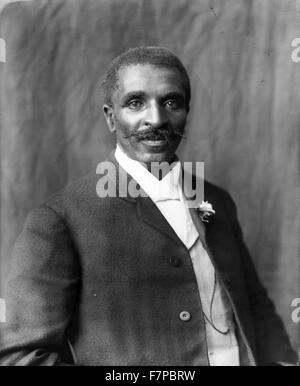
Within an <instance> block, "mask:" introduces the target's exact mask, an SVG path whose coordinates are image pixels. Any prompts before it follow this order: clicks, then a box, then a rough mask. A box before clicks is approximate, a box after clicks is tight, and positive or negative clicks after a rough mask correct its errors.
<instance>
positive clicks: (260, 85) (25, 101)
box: [0, 0, 300, 349]
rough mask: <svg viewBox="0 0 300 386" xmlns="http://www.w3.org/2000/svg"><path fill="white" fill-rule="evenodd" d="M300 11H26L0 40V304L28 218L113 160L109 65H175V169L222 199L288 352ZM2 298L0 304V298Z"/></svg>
mask: <svg viewBox="0 0 300 386" xmlns="http://www.w3.org/2000/svg"><path fill="white" fill-rule="evenodd" d="M299 27H300V6H299V2H298V1H296V0H295V1H288V0H286V1H282V0H263V1H262V0H261V1H260V0H226V1H224V0H223V1H222V0H214V1H213V0H122V1H121V0H73V1H71V0H65V1H63V0H61V1H58V0H57V1H55V0H52V1H50V0H48V1H46V0H40V1H38V0H32V1H26V2H19V3H14V4H9V5H7V6H6V7H5V8H4V9H3V11H2V14H1V26H0V38H2V39H4V40H5V43H6V62H5V63H0V91H1V123H0V124H1V126H0V138H1V153H0V162H1V164H0V166H1V169H0V172H1V200H0V221H1V261H0V262H1V266H0V268H1V277H0V279H1V283H0V284H1V291H3V284H4V281H5V278H6V277H7V272H8V270H9V262H10V255H11V250H12V245H13V243H14V241H15V239H16V237H17V235H18V234H19V232H20V231H21V229H22V226H23V224H24V220H25V217H26V215H27V214H28V211H29V210H30V209H31V208H33V207H34V206H36V205H37V204H38V203H40V202H42V201H43V200H44V199H46V197H47V196H49V194H51V193H52V192H54V191H56V190H58V189H60V188H62V187H63V186H64V185H65V184H67V183H68V182H70V181H72V180H74V179H76V178H78V177H80V176H82V175H84V174H85V173H86V172H88V171H90V170H91V169H92V168H95V166H96V164H97V163H98V162H99V161H100V160H103V159H104V158H105V157H106V156H107V154H108V153H109V151H110V150H111V149H112V148H113V146H114V137H113V136H112V135H111V134H110V133H109V132H108V130H107V129H106V126H105V123H104V119H103V114H102V110H101V93H100V86H99V83H100V80H101V76H102V75H103V72H104V70H105V68H106V66H107V64H108V63H109V62H110V60H111V59H112V58H113V57H114V56H116V55H117V54H119V53H121V52H122V51H123V50H125V49H127V48H129V47H133V46H137V45H162V46H165V47H168V48H170V49H171V50H173V51H174V52H175V53H177V54H178V55H179V57H180V58H181V59H182V61H183V62H184V64H185V65H186V67H187V68H188V70H189V73H190V75H191V78H192V100H193V104H192V110H191V113H190V117H189V123H188V132H187V137H188V138H187V139H186V140H185V141H184V143H183V144H182V145H181V148H180V154H181V157H182V159H183V160H187V161H204V162H205V177H206V178H207V179H208V180H210V181H212V182H214V183H216V184H218V185H220V186H222V187H224V188H225V189H227V190H229V192H230V193H231V194H232V196H233V198H234V199H235V201H236V203H237V206H238V209H239V218H240V221H241V224H242V227H243V230H244V235H245V239H246V242H247V244H248V246H249V249H250V251H251V254H252V256H253V260H254V262H255V265H256V267H257V269H258V272H259V275H260V277H261V279H262V281H263V283H264V284H265V286H266V287H267V289H268V290H269V293H270V295H271V297H272V298H273V300H274V302H275V304H276V307H277V309H278V312H279V314H280V315H281V316H282V318H283V319H284V322H285V325H286V328H287V330H288V332H289V335H290V337H291V341H292V344H293V346H294V347H295V348H296V349H297V348H299V324H296V323H294V322H293V321H292V318H291V313H292V310H293V308H292V307H291V302H292V300H293V299H294V298H297V297H300V290H299V251H300V246H299V231H300V227H299V192H300V189H299V135H298V134H297V133H298V130H299V121H300V120H299V102H300V98H299V90H300V89H299V80H300V79H299V68H300V63H296V62H295V61H293V60H292V58H291V54H292V50H293V48H292V47H291V42H292V40H293V39H294V38H296V37H300V30H299ZM0 296H1V292H0Z"/></svg>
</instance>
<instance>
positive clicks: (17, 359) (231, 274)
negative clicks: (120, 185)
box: [0, 160, 296, 365]
mask: <svg viewBox="0 0 300 386" xmlns="http://www.w3.org/2000/svg"><path fill="white" fill-rule="evenodd" d="M114 162H115V160H114ZM98 179H99V176H97V175H96V174H95V173H93V174H91V175H88V176H86V177H84V178H82V179H80V180H79V181H77V182H75V183H73V184H71V185H70V186H68V187H66V188H65V189H64V190H62V191H61V192H59V193H58V194H56V195H54V196H52V197H51V198H50V199H49V200H48V201H47V202H46V203H44V204H43V205H41V206H39V207H38V208H36V209H35V210H33V211H32V212H31V213H30V214H29V216H28V219H27V221H26V224H25V227H24V230H23V232H22V233H21V235H20V236H19V238H18V240H17V242H16V245H15V248H14V252H13V261H12V271H11V275H10V279H9V280H8V285H7V291H6V295H5V299H6V304H7V322H6V323H4V324H2V325H1V326H0V328H1V335H0V363H1V364H2V365H59V364H66V363H73V362H75V363H76V364H78V365H207V364H208V357H207V347H206V337H205V328H204V320H203V314H202V311H201V302H200V297H199V293H198V287H197V282H196V277H195V274H194V271H193V267H192V263H191V259H190V256H189V252H188V250H187V249H186V247H185V246H184V245H183V243H182V242H181V241H180V240H179V238H178V237H177V235H176V234H175V232H174V231H173V229H172V228H171V227H170V226H169V224H168V223H167V221H166V220H165V219H164V217H163V216H162V214H161V213H160V211H159V210H158V209H157V208H156V206H155V205H154V204H153V202H152V201H151V200H150V198H142V197H139V198H137V199H133V198H130V197H128V198H120V197H117V198H102V199H101V198H99V197H98V196H97V194H96V183H97V180H98ZM205 199H206V200H207V201H209V202H210V203H211V204H212V205H213V207H214V209H215V210H216V214H215V216H214V218H213V219H212V220H211V222H210V223H209V224H207V225H206V230H205V232H206V240H204V239H203V234H202V235H201V237H202V240H203V241H204V242H206V246H207V248H208V249H209V251H210V256H211V259H212V262H213V264H214V266H215V269H216V272H217V274H218V276H219V279H220V281H221V284H222V285H223V286H224V289H225V291H226V293H227V294H228V296H229V300H230V303H231V305H232V309H233V313H234V318H235V321H236V325H237V334H238V340H239V346H240V359H241V364H243V365H254V364H257V363H258V364H263V363H269V362H278V361H286V362H293V361H296V356H295V353H294V352H293V351H292V349H291V347H290V345H289V341H288V338H287V335H286V333H285V331H284V328H283V325H282V322H281V321H280V319H279V317H278V316H277V315H276V313H275V311H274V306H273V303H272V302H271V301H270V299H269V298H268V297H267V294H266V291H265V289H264V288H263V286H262V285H261V283H260V281H259V279H258V276H257V274H256V272H255V269H254V266H253V264H252V262H251V260H250V257H249V254H248V252H247V249H246V247H245V244H244V242H243V239H242V233H241V230H240V227H239V224H238V221H237V217H236V208H235V205H234V203H233V201H232V199H231V198H230V196H229V195H228V193H226V192H225V191H224V190H221V189H219V188H217V187H216V186H214V185H212V184H210V183H205ZM192 213H193V219H194V222H195V224H196V226H197V227H198V230H199V233H200V234H201V232H202V229H203V228H202V225H201V224H202V223H199V219H198V216H197V215H196V213H195V212H193V211H192ZM174 257H176V258H177V260H176V264H174ZM178 262H179V264H177V263H178ZM183 310H186V311H188V312H190V314H191V319H190V320H189V321H182V320H181V319H180V317H179V314H180V312H181V311H183ZM71 354H72V355H71Z"/></svg>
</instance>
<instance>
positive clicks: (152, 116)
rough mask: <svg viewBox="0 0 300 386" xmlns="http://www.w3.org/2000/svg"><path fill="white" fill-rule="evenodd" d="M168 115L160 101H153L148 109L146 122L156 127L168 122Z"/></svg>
mask: <svg viewBox="0 0 300 386" xmlns="http://www.w3.org/2000/svg"><path fill="white" fill-rule="evenodd" d="M167 121H168V116H167V113H166V111H165V110H164V108H163V107H162V106H160V105H159V104H158V103H156V102H154V103H151V104H150V106H149V107H148V109H147V113H146V118H145V124H146V125H147V124H148V125H150V126H152V127H154V128H158V127H160V126H163V125H165V124H166V123H167Z"/></svg>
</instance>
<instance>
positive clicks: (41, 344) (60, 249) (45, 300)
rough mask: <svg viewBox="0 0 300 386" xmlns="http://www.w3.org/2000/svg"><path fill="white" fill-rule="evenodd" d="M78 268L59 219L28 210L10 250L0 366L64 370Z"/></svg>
mask: <svg viewBox="0 0 300 386" xmlns="http://www.w3.org/2000/svg"><path fill="white" fill-rule="evenodd" d="M78 284H79V264H78V261H77V259H76V254H75V251H74V248H73V245H72V242H71V238H70V235H69V232H68V229H67V227H66V225H65V224H64V222H63V220H62V218H61V217H60V216H59V215H58V214H57V213H56V212H55V211H54V210H53V209H51V208H50V207H48V206H46V205H42V206H40V207H38V208H37V209H35V210H33V211H32V212H31V213H30V214H29V216H28V218H27V221H26V223H25V226H24V230H23V232H22V233H21V235H20V236H19V238H18V239H17V242H16V244H15V246H14V250H13V257H12V263H11V272H10V276H9V279H8V281H7V285H6V289H5V302H6V322H5V323H1V325H0V365H4V366H5V365H8V366H9V365H19V366H30V365H31V366H32V365H33V366H35V365H42V366H52V365H67V363H65V362H64V360H63V358H64V352H66V347H67V330H68V326H69V323H70V320H71V318H72V315H73V312H74V306H75V304H76V299H77V288H78Z"/></svg>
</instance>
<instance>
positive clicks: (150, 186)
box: [115, 145, 181, 202]
mask: <svg viewBox="0 0 300 386" xmlns="http://www.w3.org/2000/svg"><path fill="white" fill-rule="evenodd" d="M115 157H116V160H117V161H118V163H119V164H120V165H121V167H122V168H123V169H124V170H125V171H126V172H127V173H128V174H130V175H131V176H132V178H134V179H135V180H136V182H137V183H138V184H139V185H140V186H141V188H142V189H143V190H144V191H145V192H146V193H147V195H148V196H149V197H150V198H151V199H152V200H153V201H154V202H159V201H166V200H180V186H181V182H180V175H181V164H180V161H176V162H174V166H173V168H172V169H171V170H170V172H168V173H167V174H166V175H165V176H164V177H163V178H162V179H161V180H158V179H157V178H156V177H155V176H154V175H153V174H152V173H150V172H149V171H148V170H147V168H146V166H145V165H143V164H142V163H141V162H139V161H136V160H134V159H132V158H130V157H128V156H127V154H125V152H124V150H123V149H122V148H121V147H120V146H119V145H117V148H116V151H115Z"/></svg>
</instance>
